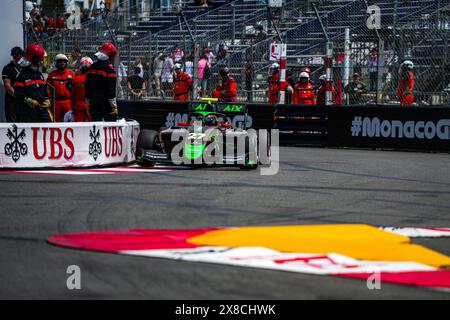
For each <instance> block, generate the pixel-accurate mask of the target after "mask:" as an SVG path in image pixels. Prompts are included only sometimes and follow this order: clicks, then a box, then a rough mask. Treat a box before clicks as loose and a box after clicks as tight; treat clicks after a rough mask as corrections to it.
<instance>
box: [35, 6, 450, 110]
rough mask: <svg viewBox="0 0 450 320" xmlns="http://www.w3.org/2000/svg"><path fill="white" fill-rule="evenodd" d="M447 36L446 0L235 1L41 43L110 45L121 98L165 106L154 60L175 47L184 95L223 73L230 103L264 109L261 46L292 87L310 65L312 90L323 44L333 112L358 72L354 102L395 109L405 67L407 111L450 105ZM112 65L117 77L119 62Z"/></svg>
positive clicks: (120, 17) (93, 25)
mask: <svg viewBox="0 0 450 320" xmlns="http://www.w3.org/2000/svg"><path fill="white" fill-rule="evenodd" d="M118 10H119V9H118ZM131 11H132V12H133V11H134V9H132V10H131ZM152 19H153V20H152ZM158 19H166V20H164V21H166V22H165V23H166V24H161V30H159V31H156V32H155V30H158V29H154V28H153V27H152V25H151V22H152V21H153V22H154V21H157V20H158ZM161 21H162V20H161ZM161 23H163V22H161ZM153 26H154V24H153ZM256 26H262V27H263V30H264V31H263V33H260V32H259V31H256ZM152 28H153V29H152ZM449 35H450V0H409V1H400V0H337V1H327V0H321V1H314V0H310V1H300V0H285V1H284V5H283V8H282V9H276V8H269V7H268V6H267V4H264V3H263V2H261V1H252V0H234V1H230V2H228V3H224V4H221V5H220V6H218V7H215V8H213V9H205V10H203V9H202V10H200V9H198V10H197V11H195V10H192V8H189V7H188V8H183V9H182V10H178V11H177V12H175V13H174V12H171V13H167V14H165V15H164V14H162V13H161V12H158V13H157V15H156V16H155V15H153V14H152V13H151V12H150V13H146V14H145V15H143V14H141V15H140V16H139V15H136V18H135V19H133V18H130V17H128V16H127V15H126V14H123V12H120V11H116V12H111V13H109V14H106V15H98V16H97V17H96V18H95V19H92V20H90V21H88V22H87V23H85V24H84V25H83V27H82V29H81V30H67V31H64V32H60V33H58V34H57V35H55V36H54V37H52V38H50V39H47V40H45V41H44V40H42V41H40V42H41V43H42V44H44V45H45V46H46V48H47V50H48V51H49V53H50V54H51V55H52V54H55V53H57V52H60V51H63V52H72V51H73V50H75V48H79V49H80V50H81V52H82V53H83V54H88V55H92V54H93V53H94V52H95V51H96V50H97V48H98V46H99V45H100V44H101V43H102V42H104V41H107V40H108V41H111V40H113V41H114V42H115V43H116V44H117V46H118V48H119V51H120V62H122V67H124V68H123V69H124V70H125V69H126V70H127V71H126V73H124V72H121V76H120V77H119V78H120V80H122V81H119V82H118V94H119V96H120V97H121V98H123V99H130V100H162V99H163V100H171V99H172V92H171V84H170V83H167V85H166V87H165V89H166V90H163V91H162V92H161V91H159V90H157V87H156V84H157V82H156V81H155V77H154V70H153V62H154V59H155V58H156V57H157V55H158V53H159V52H163V53H165V54H166V55H170V54H172V53H173V50H174V48H175V47H179V48H181V49H183V51H184V60H183V61H182V62H183V64H184V65H186V62H187V61H191V62H192V64H193V65H194V67H193V69H192V70H191V72H190V73H191V74H192V76H193V78H194V80H195V83H196V84H197V85H196V88H194V91H195V93H194V92H193V93H192V95H193V97H198V96H202V95H203V96H210V95H211V91H212V89H214V88H215V87H216V85H217V84H218V77H217V73H218V70H219V69H220V68H222V67H224V66H227V67H228V68H229V69H230V70H231V74H232V76H233V77H234V78H235V79H236V81H237V83H238V100H239V101H245V102H257V103H263V102H267V99H268V96H267V88H268V77H269V75H270V74H271V69H270V66H271V64H272V63H273V62H274V61H273V60H271V54H270V52H269V48H270V45H271V44H272V43H285V44H287V50H288V56H287V71H288V81H290V83H291V84H292V85H294V84H295V82H296V81H297V79H298V75H299V72H300V70H301V69H302V68H303V67H310V68H311V69H312V75H311V80H312V82H314V84H315V86H316V88H317V87H318V86H319V80H318V78H319V76H320V75H322V74H324V73H325V69H324V60H325V59H324V58H325V54H326V48H327V45H328V46H332V48H333V66H332V80H333V84H334V86H335V87H336V90H337V92H338V95H339V99H338V102H337V104H343V105H348V104H350V103H351V101H349V99H348V94H346V90H345V87H346V85H347V84H348V83H349V82H351V81H352V76H353V74H354V73H358V74H360V75H361V81H362V83H363V84H364V86H365V90H364V92H363V94H361V96H360V99H359V101H358V102H357V103H358V104H366V105H398V104H399V102H398V98H397V96H396V92H395V91H396V87H397V85H398V83H399V81H400V77H399V72H398V71H399V66H400V64H401V63H402V62H403V61H404V60H406V59H407V60H411V61H413V62H414V64H415V69H414V73H415V80H416V84H415V90H414V95H415V104H416V105H420V106H439V105H449V104H450V95H449V94H450V57H449V49H450V47H449V43H448V39H449ZM220 44H223V45H225V46H226V48H227V53H226V55H225V56H224V57H223V58H222V59H221V58H219V57H218V52H217V50H218V49H219V45H220ZM204 48H208V49H209V50H211V52H212V53H213V54H214V55H215V56H216V58H215V59H212V76H211V78H210V79H208V81H207V87H206V90H203V91H202V90H199V86H200V82H201V81H200V80H201V79H196V78H197V74H198V73H197V72H196V66H197V63H198V60H199V58H200V53H201V52H202V49H204ZM138 58H140V60H141V62H142V66H143V69H144V70H143V78H144V82H145V87H144V88H143V89H142V94H141V95H140V96H136V95H135V94H133V93H132V92H131V90H130V89H129V86H128V82H127V81H126V79H127V77H129V76H131V75H132V74H133V73H134V72H133V69H134V66H135V64H136V60H137V59H138ZM116 67H117V68H118V70H119V61H117V62H116ZM125 74H126V75H125ZM287 98H288V102H289V96H288V97H287Z"/></svg>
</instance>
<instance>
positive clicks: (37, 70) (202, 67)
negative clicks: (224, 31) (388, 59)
mask: <svg viewBox="0 0 450 320" xmlns="http://www.w3.org/2000/svg"><path fill="white" fill-rule="evenodd" d="M221 50H223V46H221V44H219V46H218V49H217V51H218V52H220V51H221ZM117 55H118V51H117V49H116V47H115V46H114V45H113V44H112V43H106V44H104V45H103V46H102V48H101V50H99V51H98V52H97V53H96V54H95V55H94V57H93V58H94V61H93V60H92V59H91V58H90V57H83V56H82V55H81V52H80V50H76V51H75V52H74V53H73V54H72V57H71V61H70V60H69V58H68V57H67V56H66V55H65V54H63V53H60V54H57V55H56V56H55V57H54V59H53V70H52V71H51V72H50V73H49V74H48V75H46V74H44V73H43V70H42V61H43V60H44V58H45V56H46V52H45V50H44V48H42V47H41V46H39V45H30V46H28V47H27V48H26V50H25V51H23V50H22V49H21V48H19V47H15V48H13V49H12V50H11V56H12V60H11V62H10V63H9V64H8V65H6V66H5V67H4V69H3V73H2V79H3V82H4V86H5V89H6V96H5V115H6V120H7V121H8V122H16V121H17V122H38V121H55V122H60V121H91V120H94V121H99V120H107V119H114V118H115V117H116V116H117V103H116V89H117V88H121V87H122V88H123V87H124V86H125V87H126V89H127V91H128V93H129V95H128V97H127V98H132V99H140V98H142V97H144V96H146V95H147V93H148V87H149V86H152V87H153V89H154V90H155V92H156V95H157V96H161V94H163V93H164V94H165V95H166V97H167V93H170V96H171V97H172V99H173V100H175V101H188V100H192V99H193V97H194V95H193V93H194V90H197V91H196V93H197V96H198V97H206V96H208V95H211V96H212V97H213V98H218V99H219V101H227V102H235V101H237V97H238V85H237V82H236V80H235V79H234V77H233V76H232V75H231V72H230V70H229V68H228V67H227V66H226V64H221V63H220V61H221V59H218V55H214V54H213V53H212V52H211V51H210V50H209V49H208V48H204V49H203V50H202V51H201V56H200V59H198V66H197V70H196V74H195V75H194V61H193V60H194V59H193V57H192V55H189V56H186V55H185V53H184V51H183V49H181V48H180V47H176V48H175V49H174V50H173V52H172V54H169V55H166V54H164V53H162V52H161V53H159V54H158V56H157V57H156V58H155V59H154V60H153V61H150V59H146V60H144V61H142V60H141V59H139V58H138V59H136V61H135V63H134V66H130V68H131V69H132V72H130V74H128V72H127V71H128V70H127V68H125V66H124V65H123V63H120V64H119V66H118V68H117V73H116V70H115V68H114V67H113V64H114V59H115V57H116V56H117ZM213 63H215V64H217V66H218V68H217V69H218V72H217V81H215V83H216V86H215V88H209V86H210V83H211V82H210V80H211V78H212V77H213V74H212V66H213ZM413 68H414V64H413V62H412V61H409V60H407V61H404V62H403V63H402V64H401V66H400V70H399V72H400V82H399V84H398V86H397V90H396V95H397V97H398V99H399V102H400V105H402V106H411V105H412V103H413V102H414V95H413V90H414V73H413ZM252 72H253V71H252V65H251V64H250V65H247V64H246V65H245V75H246V76H245V81H246V84H245V87H246V88H247V86H248V84H247V80H248V79H247V75H248V74H250V75H251V73H252ZM280 73H281V70H280V65H279V64H278V63H273V64H272V66H271V74H270V76H269V78H268V90H267V96H268V102H269V103H271V104H276V103H278V102H279V99H280V92H285V93H286V100H285V101H286V103H291V104H299V105H317V106H325V105H341V104H343V102H342V99H341V95H340V94H338V91H337V89H336V87H335V86H334V84H333V83H332V82H331V81H327V78H326V75H321V76H320V77H319V78H318V83H317V84H315V83H314V82H313V81H312V79H311V74H312V72H311V69H310V68H308V67H304V68H302V69H301V70H300V72H299V75H298V79H293V78H292V76H289V74H288V76H287V77H286V80H284V81H281V79H280ZM195 76H196V77H197V86H198V87H197V88H194V77H195ZM117 81H119V84H121V85H120V86H117ZM371 85H372V83H371ZM249 86H250V87H251V81H250V85H249ZM368 91H369V90H368V88H367V87H366V85H365V84H364V82H363V81H362V80H361V75H360V74H359V73H354V74H353V77H352V80H351V81H350V83H349V84H348V85H346V86H345V87H344V88H343V93H345V94H346V95H347V97H348V102H349V104H351V105H357V104H361V103H364V100H363V97H364V95H365V94H366V93H367V92H368ZM209 92H211V94H209ZM328 93H330V94H329V95H327V94H328ZM119 94H120V93H119ZM122 98H123V96H122Z"/></svg>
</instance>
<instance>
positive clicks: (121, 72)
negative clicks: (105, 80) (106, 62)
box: [117, 61, 128, 98]
mask: <svg viewBox="0 0 450 320" xmlns="http://www.w3.org/2000/svg"><path fill="white" fill-rule="evenodd" d="M117 80H118V81H119V86H118V89H119V91H118V92H117V96H118V97H119V98H124V97H125V95H126V93H125V89H124V88H125V87H126V86H127V80H128V74H127V67H126V66H125V65H124V64H123V62H122V61H120V63H119V67H118V68H117Z"/></svg>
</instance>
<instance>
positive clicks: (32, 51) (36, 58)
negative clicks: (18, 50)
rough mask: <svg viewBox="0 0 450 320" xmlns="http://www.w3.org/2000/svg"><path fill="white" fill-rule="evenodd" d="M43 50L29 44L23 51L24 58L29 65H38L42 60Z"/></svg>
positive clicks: (38, 46) (36, 45)
mask: <svg viewBox="0 0 450 320" xmlns="http://www.w3.org/2000/svg"><path fill="white" fill-rule="evenodd" d="M44 56H45V50H44V48H42V47H41V46H40V45H38V44H30V45H29V46H28V47H27V48H26V49H25V54H24V58H25V59H27V60H28V61H30V62H31V63H39V62H41V61H42V60H44Z"/></svg>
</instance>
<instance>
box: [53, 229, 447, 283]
mask: <svg viewBox="0 0 450 320" xmlns="http://www.w3.org/2000/svg"><path fill="white" fill-rule="evenodd" d="M410 237H450V228H390V227H373V226H369V225H363V224H345V225H310V226H273V227H237V228H208V229H195V230H156V229H155V230H143V229H142V230H140V229H136V230H123V231H100V232H87V233H76V234H65V235H56V236H53V237H50V238H49V239H48V242H49V243H51V244H54V245H57V246H62V247H68V248H74V249H81V250H90V251H100V252H109V253H116V254H125V255H135V256H145V257H151V258H167V259H174V260H183V261H191V262H203V263H215V264H224V265H233V266H238V267H248V268H261V269H269V270H278V271H288V272H298V273H305V274H314V275H332V276H339V277H347V278H357V279H369V278H370V277H372V276H373V275H374V274H377V275H378V276H379V279H380V281H382V282H389V283H395V284H404V285H414V286H423V287H431V288H442V289H450V270H448V269H449V267H450V257H448V256H446V255H444V254H441V253H439V252H437V251H434V250H431V249H428V248H426V247H424V246H421V245H417V244H413V243H412V242H411V238H410Z"/></svg>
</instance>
